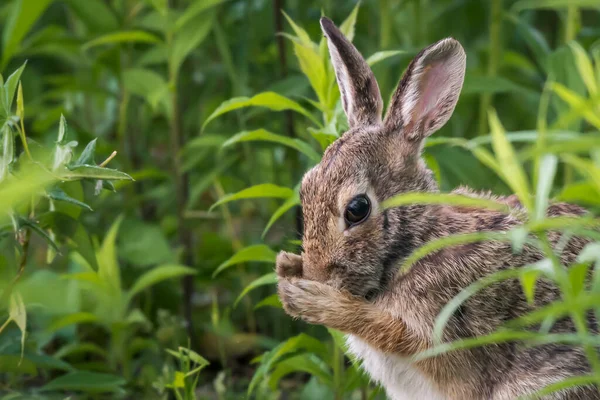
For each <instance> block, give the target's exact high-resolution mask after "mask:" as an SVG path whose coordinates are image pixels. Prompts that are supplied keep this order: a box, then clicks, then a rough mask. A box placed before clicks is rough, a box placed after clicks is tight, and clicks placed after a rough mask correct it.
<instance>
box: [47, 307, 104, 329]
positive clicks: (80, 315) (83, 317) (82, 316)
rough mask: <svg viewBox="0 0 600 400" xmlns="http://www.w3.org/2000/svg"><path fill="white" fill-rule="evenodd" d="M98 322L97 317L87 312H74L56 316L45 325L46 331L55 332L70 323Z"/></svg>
mask: <svg viewBox="0 0 600 400" xmlns="http://www.w3.org/2000/svg"><path fill="white" fill-rule="evenodd" d="M93 322H98V317H97V316H96V315H95V314H92V313H89V312H76V313H73V314H69V315H65V316H64V317H61V318H58V319H57V320H55V321H53V322H52V323H51V324H50V325H48V326H47V327H46V331H48V332H56V331H58V330H60V329H62V328H65V327H67V326H70V325H75V324H83V323H93Z"/></svg>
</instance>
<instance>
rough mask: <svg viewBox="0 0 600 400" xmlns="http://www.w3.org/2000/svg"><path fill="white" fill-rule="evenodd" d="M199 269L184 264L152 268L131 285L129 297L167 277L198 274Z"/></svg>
mask: <svg viewBox="0 0 600 400" xmlns="http://www.w3.org/2000/svg"><path fill="white" fill-rule="evenodd" d="M196 273H197V271H196V270H195V269H193V268H190V267H186V266H184V265H159V266H158V267H154V268H152V269H151V270H150V271H148V272H146V273H144V274H143V275H141V276H140V277H139V278H138V279H137V280H136V281H135V282H134V284H133V285H132V286H131V288H130V289H129V292H128V297H129V298H131V297H133V296H135V295H136V294H138V293H139V292H141V291H143V290H145V289H147V288H148V287H150V286H153V285H156V284H157V283H159V282H162V281H164V280H167V279H173V278H178V277H182V276H185V275H193V274H196Z"/></svg>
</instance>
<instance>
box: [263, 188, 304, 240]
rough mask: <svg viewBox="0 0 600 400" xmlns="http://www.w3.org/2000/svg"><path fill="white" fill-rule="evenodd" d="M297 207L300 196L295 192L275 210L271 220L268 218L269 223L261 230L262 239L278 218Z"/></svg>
mask: <svg viewBox="0 0 600 400" xmlns="http://www.w3.org/2000/svg"><path fill="white" fill-rule="evenodd" d="M299 205H300V195H299V194H298V191H297V190H295V191H294V195H293V196H292V197H290V198H288V199H287V200H286V201H284V202H283V204H282V205H281V206H279V208H278V209H277V210H275V212H274V213H273V215H271V218H269V222H268V223H267V226H265V229H264V230H263V233H262V237H263V238H264V237H265V236H266V235H267V232H268V231H269V229H271V227H272V226H273V224H274V223H275V222H276V221H277V220H278V219H279V218H281V216H282V215H283V214H285V213H286V212H287V211H288V210H290V209H292V208H293V207H295V206H299Z"/></svg>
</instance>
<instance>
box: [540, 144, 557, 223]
mask: <svg viewBox="0 0 600 400" xmlns="http://www.w3.org/2000/svg"><path fill="white" fill-rule="evenodd" d="M557 163H558V158H557V157H556V156H555V155H550V154H548V155H545V156H544V157H543V158H542V162H541V163H540V168H539V172H538V185H537V191H536V195H535V214H534V219H535V220H536V221H537V220H541V219H543V218H544V217H545V216H546V209H547V208H548V201H549V197H550V191H551V190H552V183H553V182H554V175H555V174H556V165H557Z"/></svg>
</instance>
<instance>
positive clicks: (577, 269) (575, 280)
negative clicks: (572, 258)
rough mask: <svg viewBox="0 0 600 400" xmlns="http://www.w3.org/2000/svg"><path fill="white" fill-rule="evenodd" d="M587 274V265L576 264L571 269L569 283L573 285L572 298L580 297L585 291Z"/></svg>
mask: <svg viewBox="0 0 600 400" xmlns="http://www.w3.org/2000/svg"><path fill="white" fill-rule="evenodd" d="M587 273H588V265H587V264H576V265H573V266H571V267H570V268H569V283H570V284H571V290H572V292H571V295H572V296H579V294H580V293H581V292H582V291H583V289H584V285H585V279H586V277H587Z"/></svg>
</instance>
